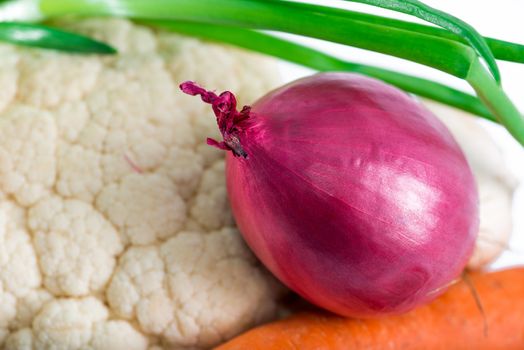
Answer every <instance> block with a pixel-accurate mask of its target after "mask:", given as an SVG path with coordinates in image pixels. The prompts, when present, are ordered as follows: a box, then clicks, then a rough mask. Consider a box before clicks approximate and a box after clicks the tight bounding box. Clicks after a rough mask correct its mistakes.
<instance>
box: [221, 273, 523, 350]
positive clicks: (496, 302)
mask: <svg viewBox="0 0 524 350" xmlns="http://www.w3.org/2000/svg"><path fill="white" fill-rule="evenodd" d="M469 277H470V281H471V282H472V284H473V285H474V288H475V289H476V291H477V293H478V297H479V298H480V302H481V304H482V307H483V311H484V314H485V315H483V314H482V311H481V309H479V306H478V305H477V303H476V301H475V297H474V296H473V294H472V292H471V289H470V287H469V286H468V285H467V284H466V283H465V282H464V281H461V282H459V283H457V284H456V285H454V286H452V287H451V288H450V289H449V291H448V292H446V293H445V294H444V295H442V296H440V297H439V298H438V299H436V300H435V301H433V302H432V303H430V304H427V305H424V306H422V307H419V308H417V309H415V310H413V311H411V312H409V313H407V314H404V315H400V316H392V317H387V318H383V319H368V320H356V319H347V318H342V317H339V316H335V315H333V314H328V313H324V312H321V311H318V312H306V313H300V314H295V315H293V316H291V317H290V318H288V319H285V320H281V321H277V322H273V323H270V324H267V325H263V326H261V327H258V328H255V329H253V330H250V331H248V332H246V333H244V334H242V335H240V336H238V337H237V338H235V339H233V340H231V341H229V342H228V343H226V344H224V345H222V346H219V347H218V348H216V350H241V349H242V350H258V349H264V350H271V349H278V350H286V349H293V350H297V349H300V350H310V349H311V350H312V349H315V350H339V349H344V350H345V349H349V350H359V349H366V350H374V349H377V350H378V349H380V350H384V349H387V350H396V349H399V350H400V349H402V350H410V349H417V350H418V349H426V350H440V349H442V350H444V349H445V350H460V349H475V350H483V349H490V350H493V349H504V350H511V349H524V268H512V269H508V270H503V271H498V272H491V273H476V274H475V273H473V274H471V275H470V276H469ZM485 326H487V327H485Z"/></svg>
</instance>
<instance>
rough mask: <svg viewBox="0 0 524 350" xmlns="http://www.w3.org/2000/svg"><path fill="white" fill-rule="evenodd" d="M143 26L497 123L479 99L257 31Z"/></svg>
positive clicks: (186, 24)
mask: <svg viewBox="0 0 524 350" xmlns="http://www.w3.org/2000/svg"><path fill="white" fill-rule="evenodd" d="M140 23H143V24H147V25H150V26H154V27H157V28H162V29H165V30H169V31H174V32H177V33H180V34H185V35H191V36H196V37H199V38H202V39H206V40H212V41H218V42H222V43H228V44H232V45H235V46H238V47H242V48H245V49H248V50H252V51H256V52H260V53H263V54H267V55H271V56H275V57H278V58H281V59H283V60H286V61H289V62H292V63H296V64H300V65H302V66H305V67H309V68H312V69H315V70H318V71H346V72H355V73H360V74H364V75H367V76H370V77H374V78H377V79H381V80H383V81H385V82H387V83H390V84H392V85H395V86H397V87H399V88H401V89H403V90H405V91H408V92H411V93H414V94H417V95H419V96H423V97H426V98H429V99H432V100H435V101H438V102H441V103H444V104H447V105H450V106H453V107H456V108H459V109H462V110H465V111H467V112H470V113H473V114H475V115H478V116H481V117H483V118H486V119H488V120H490V121H496V119H495V117H494V116H493V115H492V114H491V113H490V112H489V111H488V110H487V109H486V107H485V106H484V105H483V104H482V102H480V100H479V99H478V98H476V97H475V96H472V95H469V94H466V93H464V92H462V91H459V90H456V89H453V88H450V87H448V86H445V85H442V84H439V83H435V82H433V81H431V80H427V79H422V78H417V77H413V76H410V75H408V74H402V73H397V72H394V71H391V70H387V69H383V68H379V67H373V66H369V65H365V64H358V63H353V62H348V61H345V60H341V59H338V58H336V57H333V56H330V55H328V54H325V53H323V52H321V51H317V50H314V49H312V48H309V47H306V46H303V45H300V44H297V43H294V42H291V41H288V40H284V39H280V38H277V37H274V36H271V35H268V34H264V33H260V32H257V31H254V30H250V29H241V28H231V27H224V26H220V25H212V24H202V23H190V22H177V21H161V20H156V21H154V20H149V21H140Z"/></svg>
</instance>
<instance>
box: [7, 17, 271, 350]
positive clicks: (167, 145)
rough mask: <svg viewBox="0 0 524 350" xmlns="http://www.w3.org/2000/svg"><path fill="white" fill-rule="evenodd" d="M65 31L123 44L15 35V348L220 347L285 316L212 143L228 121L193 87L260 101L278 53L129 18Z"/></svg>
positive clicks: (11, 92) (11, 270) (11, 154)
mask: <svg viewBox="0 0 524 350" xmlns="http://www.w3.org/2000/svg"><path fill="white" fill-rule="evenodd" d="M65 26H66V27H70V28H73V29H74V30H76V31H77V32H81V33H86V34H89V35H92V36H94V37H97V38H99V39H102V40H105V41H107V42H109V43H111V44H112V45H113V46H115V47H117V48H118V50H119V52H120V53H119V54H118V55H117V56H112V57H101V56H81V55H67V54H59V53H56V52H52V51H43V50H36V49H22V48H15V47H13V46H8V45H0V84H1V86H2V89H0V348H2V347H5V348H6V349H64V350H65V349H67V350H71V349H131V350H133V349H136V350H139V349H153V348H155V349H162V348H169V349H180V348H192V349H195V348H204V347H209V346H212V345H214V344H217V343H219V342H221V341H223V340H224V339H227V338H229V337H231V336H233V335H234V334H236V333H238V332H240V331H242V330H244V329H246V328H248V327H250V326H252V325H254V324H256V323H257V322H260V321H261V320H264V319H267V318H269V317H272V316H273V315H274V313H275V311H276V298H277V296H278V291H279V288H278V287H277V285H276V284H275V282H274V280H273V279H272V278H271V277H270V276H269V275H268V274H267V273H265V272H264V270H263V269H261V268H260V265H259V264H258V263H257V261H256V260H255V259H254V257H253V256H252V255H251V253H250V252H249V250H248V249H247V248H246V246H245V245H244V244H243V241H242V239H241V238H240V235H239V233H238V232H237V230H236V229H235V228H234V224H233V220H232V218H231V215H230V211H229V207H228V203H227V199H226V190H225V180H224V169H223V168H224V162H223V157H224V154H223V152H221V151H218V150H215V149H212V148H211V147H209V146H207V145H206V144H205V137H207V136H211V137H218V130H217V128H216V123H215V118H214V117H213V115H212V113H211V112H210V111H209V109H208V108H207V107H206V106H205V105H203V104H201V103H200V102H199V101H198V100H197V99H194V98H191V97H189V96H186V95H184V94H182V93H181V92H180V91H179V90H178V84H179V83H180V82H182V81H184V80H189V79H190V80H196V81H198V82H200V83H202V84H204V85H205V86H213V87H214V88H216V89H217V90H221V89H231V90H234V91H235V92H239V94H240V99H241V102H244V103H250V102H252V101H253V100H254V99H255V98H257V97H258V96H261V95H262V94H264V93H265V92H266V91H268V90H269V89H270V88H272V87H274V86H276V85H278V80H279V79H278V76H277V74H276V71H277V70H276V67H275V63H274V61H273V60H269V59H265V58H262V57H260V56H256V55H254V54H248V53H245V52H241V51H238V50H233V49H227V48H224V47H221V46H217V45H211V44H206V43H203V42H200V41H198V40H194V39H188V38H184V37H181V36H177V35H174V34H168V33H163V32H153V31H152V30H151V29H147V28H145V27H141V26H137V25H133V24H131V23H130V22H127V21H125V20H115V19H111V20H96V19H91V20H83V21H77V20H75V21H74V22H70V23H66V24H65ZM218 63H219V64H218Z"/></svg>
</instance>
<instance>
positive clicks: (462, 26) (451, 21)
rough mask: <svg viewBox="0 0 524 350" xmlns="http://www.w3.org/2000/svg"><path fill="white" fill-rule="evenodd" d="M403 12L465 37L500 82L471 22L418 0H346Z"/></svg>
mask: <svg viewBox="0 0 524 350" xmlns="http://www.w3.org/2000/svg"><path fill="white" fill-rule="evenodd" d="M345 1H350V2H358V3H362V4H367V5H373V6H376V7H381V8H385V9H388V10H393V11H397V12H402V13H405V14H408V15H412V16H415V17H418V18H421V19H423V20H425V21H427V22H430V23H433V24H436V25H438V26H440V27H442V28H445V29H447V30H449V31H451V32H452V33H455V34H457V35H459V36H461V37H462V38H464V39H465V40H466V41H467V42H468V43H469V44H470V45H471V46H472V47H473V48H475V50H476V51H477V52H478V54H479V55H480V56H481V57H482V58H484V60H485V61H486V63H487V64H488V67H489V69H490V71H491V74H493V77H494V78H495V80H496V81H498V82H500V72H499V69H498V66H497V62H496V61H495V57H494V56H493V53H492V52H491V50H490V48H489V46H488V44H487V43H486V41H485V40H484V38H483V37H482V36H481V35H480V34H479V33H478V32H477V31H476V30H475V28H473V27H472V26H470V25H469V24H467V23H466V22H464V21H462V20H460V19H459V18H457V17H455V16H452V15H450V14H447V13H446V12H443V11H440V10H437V9H435V8H433V7H430V6H428V5H426V4H424V3H422V2H420V1H418V0H345Z"/></svg>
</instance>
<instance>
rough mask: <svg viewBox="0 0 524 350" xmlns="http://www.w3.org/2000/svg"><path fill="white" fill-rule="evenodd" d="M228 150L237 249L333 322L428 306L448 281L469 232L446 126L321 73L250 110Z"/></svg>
mask: <svg viewBox="0 0 524 350" xmlns="http://www.w3.org/2000/svg"><path fill="white" fill-rule="evenodd" d="M243 123H244V124H243V127H242V128H241V132H240V133H239V134H238V138H239V140H240V143H241V145H242V148H243V150H244V151H245V153H246V154H247V158H243V157H239V156H238V155H237V156H235V155H234V154H233V153H232V152H227V158H226V171H227V189H228V195H229V199H230V202H231V206H232V210H233V214H234V217H235V220H236V223H237V225H238V227H239V230H240V232H241V233H242V235H243V236H244V238H245V240H246V241H247V243H248V245H249V246H250V247H251V249H252V250H253V251H254V252H255V254H256V255H257V256H258V258H259V259H260V260H261V261H262V262H263V263H264V264H265V266H266V267H268V268H269V270H270V271H271V272H272V273H273V274H274V275H275V276H277V277H278V278H279V279H280V280H281V281H282V282H283V283H284V284H286V285H287V286H288V287H290V288H291V289H292V290H294V291H296V292H297V293H298V294H300V295H301V296H303V297H304V298H306V299H307V300H309V301H311V302H312V303H314V304H316V305H318V306H320V307H323V308H325V309H328V310H330V311H332V312H335V313H337V314H340V315H344V316H352V317H364V318H367V317H377V316H382V315H387V314H398V313H402V312H405V311H408V310H410V309H412V308H414V307H416V306H417V305H420V304H423V303H426V302H428V301H430V300H432V299H434V298H436V297H437V296H438V295H440V294H441V293H442V292H444V291H445V289H446V287H447V286H449V285H450V284H451V283H452V282H453V281H455V280H456V279H457V278H459V276H460V273H461V272H462V270H463V268H464V266H465V265H466V263H467V260H468V258H469V257H470V255H471V253H472V250H473V246H474V242H475V238H476V234H477V232H478V194H477V189H476V184H475V180H474V177H473V174H472V172H471V169H470V167H469V165H468V163H467V161H466V159H465V157H464V155H463V153H462V151H461V149H460V148H459V146H458V144H457V143H456V142H455V140H454V139H453V137H452V136H451V134H450V133H449V131H448V130H447V129H446V127H445V126H444V125H443V124H442V123H441V122H440V121H439V120H438V119H437V118H436V117H435V116H434V115H432V114H431V112H429V111H428V110H426V109H425V108H424V107H423V106H422V105H421V104H419V103H417V102H416V101H415V100H413V99H412V98H411V97H410V96H409V95H407V94H406V93H404V92H402V91H400V90H398V89H396V88H394V87H392V86H390V85H387V84H385V83H383V82H380V81H378V80H374V79H371V78H367V77H364V76H360V75H356V74H348V73H321V74H317V75H313V76H310V77H307V78H303V79H300V80H297V81H295V82H292V83H290V84H288V85H285V86H283V87H281V88H279V89H277V90H274V91H272V92H270V93H269V94H267V95H266V96H264V97H263V98H261V99H260V100H259V101H257V102H256V103H255V104H254V105H253V106H252V109H251V112H250V117H249V118H248V119H247V120H246V121H244V122H243Z"/></svg>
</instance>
